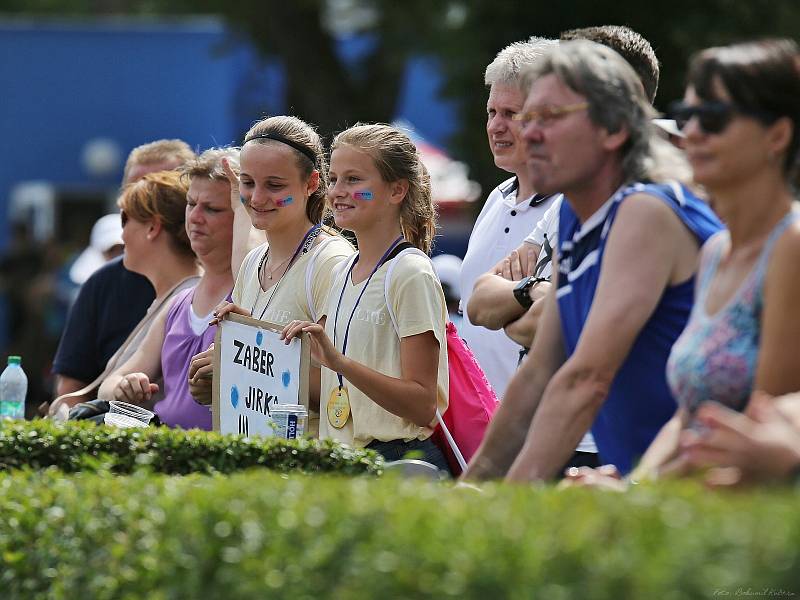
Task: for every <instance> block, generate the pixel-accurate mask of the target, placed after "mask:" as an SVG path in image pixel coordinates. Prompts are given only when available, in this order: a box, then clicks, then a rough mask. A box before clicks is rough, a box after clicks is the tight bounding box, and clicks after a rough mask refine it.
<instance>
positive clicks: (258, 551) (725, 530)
mask: <svg viewBox="0 0 800 600" xmlns="http://www.w3.org/2000/svg"><path fill="white" fill-rule="evenodd" d="M0 497H2V498H3V502H2V518H0V561H2V565H3V568H2V569H0V589H2V596H3V598H4V600H16V599H18V598H19V599H22V598H25V599H27V598H45V597H46V598H50V599H53V600H57V599H62V598H63V599H70V600H72V599H74V598H94V599H99V600H100V599H112V598H113V599H128V598H131V599H132V598H150V599H153V600H165V599H168V598H169V599H183V598H225V599H226V600H236V599H239V598H241V599H248V600H250V599H252V598H276V599H277V598H291V599H292V600H301V599H306V598H308V599H312V598H336V599H364V598H419V599H424V598H437V599H441V598H461V599H465V600H468V599H473V598H474V599H476V600H485V599H486V598H519V599H522V598H548V599H551V600H552V599H556V600H561V599H572V598H575V599H583V598H592V599H609V600H619V599H623V598H659V599H667V600H670V599H672V600H678V599H683V598H715V597H718V596H730V597H734V596H736V597H739V596H743V595H747V596H759V597H761V596H779V597H784V596H785V597H788V596H795V595H796V594H797V593H799V592H800V550H798V546H797V540H798V539H800V513H798V511H797V501H798V494H797V492H792V491H788V490H786V491H784V490H760V491H754V492H748V493H737V494H731V493H729V494H724V493H714V494H712V493H708V492H707V491H705V490H703V489H702V488H700V487H698V486H694V485H691V484H684V485H680V486H678V485H672V486H659V487H648V486H644V485H642V486H638V487H637V488H635V489H633V490H631V491H630V492H629V493H627V494H625V495H619V494H615V493H610V492H600V491H590V490H567V491H564V492H560V491H557V490H555V489H552V488H531V487H523V486H485V487H484V492H483V493H477V492H475V491H473V490H470V489H453V488H451V487H449V486H447V485H446V484H437V483H426V482H421V481H420V480H399V479H394V478H388V477H387V478H382V479H370V478H363V477H362V478H349V479H348V478H333V477H320V476H305V477H304V476H296V475H295V476H279V475H276V474H272V473H267V472H263V471H261V472H254V471H251V472H248V473H244V474H241V473H240V474H236V475H232V476H229V477H219V476H216V477H204V476H199V475H191V476H188V477H166V476H163V475H151V474H147V473H143V472H139V473H137V474H135V475H133V476H131V477H113V476H109V475H107V474H102V473H100V474H88V473H81V474H77V475H69V476H64V475H63V474H62V473H60V472H58V471H55V470H49V471H46V472H39V473H31V472H28V473H19V472H18V473H15V474H13V475H10V474H0ZM748 592H749V593H748Z"/></svg>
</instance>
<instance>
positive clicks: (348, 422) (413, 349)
mask: <svg viewBox="0 0 800 600" xmlns="http://www.w3.org/2000/svg"><path fill="white" fill-rule="evenodd" d="M328 202H329V204H330V205H331V206H332V208H333V212H334V219H335V221H336V224H337V225H338V226H339V227H341V228H343V229H348V230H350V231H352V232H354V233H355V235H356V238H357V240H358V247H359V253H358V254H357V255H355V256H354V257H352V258H351V259H350V260H348V261H347V262H346V263H344V265H342V267H340V268H339V269H338V270H337V273H336V275H335V276H334V280H333V285H332V287H331V291H330V294H329V295H328V301H327V306H326V310H325V314H326V315H327V320H326V322H325V323H324V325H323V324H316V323H311V322H308V321H303V320H298V321H293V322H292V323H290V324H289V325H288V326H287V327H286V328H285V329H284V331H283V334H282V335H283V336H284V338H285V339H286V340H287V343H288V340H291V339H292V338H293V337H295V336H297V335H299V334H300V333H301V332H306V333H308V334H309V335H310V338H311V341H312V343H311V355H312V358H313V359H314V360H316V361H318V362H320V363H321V364H322V365H323V366H324V367H325V368H324V369H323V370H322V385H321V390H320V405H321V410H320V412H321V419H320V437H329V438H334V439H337V440H339V441H342V442H345V443H348V444H352V445H355V446H359V447H368V448H371V449H374V450H376V451H378V452H379V453H381V454H383V456H384V457H385V458H386V459H387V460H397V459H399V458H402V457H403V456H404V455H405V454H406V453H408V452H411V451H418V452H421V453H422V456H423V457H424V460H426V461H428V462H430V463H433V464H434V465H436V466H437V467H439V468H440V469H443V470H445V471H449V469H448V467H447V462H446V461H445V458H444V456H443V455H442V453H441V451H440V450H439V448H437V447H436V445H434V443H433V442H432V441H431V439H430V436H431V435H432V433H433V429H432V423H433V422H434V421H435V414H436V409H437V408H438V409H439V410H440V411H441V412H444V410H445V408H446V407H447V391H448V374H447V347H446V341H445V324H446V319H447V316H446V315H447V312H446V306H445V299H444V293H443V292H442V287H441V285H440V284H439V281H438V280H437V278H436V275H435V274H434V271H433V267H432V265H431V262H430V260H429V259H428V258H427V257H426V256H421V255H420V253H419V252H416V253H415V252H411V251H409V252H402V254H400V253H401V251H402V250H403V249H404V248H407V247H409V246H413V247H415V248H418V249H419V250H422V251H423V252H424V253H428V252H430V248H431V243H432V241H433V235H434V232H435V211H434V207H433V202H432V199H431V187H430V178H429V176H428V173H427V170H426V169H425V167H424V165H423V164H422V162H421V160H420V157H419V153H418V152H417V149H416V147H415V146H414V144H413V143H412V142H411V140H410V139H409V138H408V136H406V135H405V134H404V133H402V132H400V131H399V130H397V129H395V128H393V127H389V126H388V125H356V126H355V127H351V128H350V129H348V130H346V131H343V132H342V133H340V134H339V135H337V136H336V138H335V140H334V142H333V146H332V154H331V169H330V187H329V189H328ZM405 242H408V243H405ZM387 277H389V280H388V282H387ZM395 323H396V324H395Z"/></svg>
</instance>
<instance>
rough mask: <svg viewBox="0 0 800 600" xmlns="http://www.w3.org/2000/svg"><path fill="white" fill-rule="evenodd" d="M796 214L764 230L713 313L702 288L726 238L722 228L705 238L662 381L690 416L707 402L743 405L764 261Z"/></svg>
mask: <svg viewBox="0 0 800 600" xmlns="http://www.w3.org/2000/svg"><path fill="white" fill-rule="evenodd" d="M798 216H800V215H798V214H797V213H794V212H790V213H789V214H787V215H786V216H785V217H784V218H783V219H781V221H780V222H779V223H778V224H777V225H776V226H775V228H774V229H773V230H772V232H770V235H769V237H768V238H767V241H766V243H765V244H764V248H763V249H762V251H761V255H760V256H759V257H758V260H757V261H756V264H755V266H754V267H753V270H752V271H751V272H750V273H749V274H748V275H747V276H746V277H745V279H744V281H743V282H742V284H741V285H740V286H739V289H738V290H736V292H735V293H734V295H733V296H732V297H731V298H730V299H729V300H728V301H727V302H726V303H725V305H724V306H723V307H722V308H721V309H720V310H718V311H717V312H716V313H715V314H713V315H709V314H708V313H707V312H706V298H707V296H708V288H709V285H710V283H711V281H712V279H713V278H714V275H715V274H716V271H717V267H718V266H719V261H720V258H721V256H722V254H723V252H724V251H725V249H727V248H728V247H729V245H730V236H729V233H728V231H727V230H726V231H721V232H720V233H718V234H716V235H715V236H714V237H712V238H711V239H710V240H708V242H707V244H706V248H705V249H704V252H703V257H702V260H701V264H700V270H699V273H698V278H697V290H696V292H695V304H694V306H693V307H692V313H691V315H690V316H689V322H688V323H687V324H686V328H685V329H684V330H683V333H681V335H680V337H679V338H678V339H677V341H676V342H675V344H674V345H673V346H672V352H671V353H670V356H669V360H668V361H667V382H668V383H669V386H670V389H671V390H672V394H673V396H674V397H675V399H676V400H677V401H678V403H679V404H680V406H682V407H685V408H687V409H688V411H689V413H690V414H692V413H694V411H695V410H696V409H697V408H698V406H699V405H700V404H701V403H702V402H705V401H707V400H713V401H716V402H719V403H721V404H724V405H726V406H728V407H730V408H732V409H735V410H739V411H741V410H744V408H745V406H746V405H747V401H748V399H749V398H750V394H751V392H752V390H753V381H754V379H755V373H756V365H757V362H758V347H759V342H760V337H761V335H760V334H761V310H762V307H763V301H764V297H763V296H764V277H765V275H766V272H767V266H768V264H769V257H770V254H771V253H772V248H773V246H774V245H775V242H776V241H777V239H778V238H779V237H780V235H781V233H783V231H784V230H785V229H786V227H788V226H789V225H790V224H791V223H792V222H793V221H794V220H795V219H797V218H798Z"/></svg>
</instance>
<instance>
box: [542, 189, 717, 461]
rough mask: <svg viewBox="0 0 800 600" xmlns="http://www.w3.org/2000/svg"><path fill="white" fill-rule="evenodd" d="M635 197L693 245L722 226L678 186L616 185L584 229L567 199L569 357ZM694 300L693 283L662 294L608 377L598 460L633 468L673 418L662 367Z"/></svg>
mask: <svg viewBox="0 0 800 600" xmlns="http://www.w3.org/2000/svg"><path fill="white" fill-rule="evenodd" d="M637 193H645V194H648V195H650V196H653V197H655V198H658V199H660V200H662V201H663V202H664V203H665V204H667V206H669V207H670V208H671V209H672V210H673V211H674V212H675V214H676V215H677V216H678V218H679V219H680V220H681V221H682V222H683V224H684V225H685V226H686V227H687V228H688V229H689V231H691V232H692V233H693V234H694V235H695V236H696V237H697V241H698V244H699V245H702V244H703V243H704V242H705V241H706V240H707V239H708V238H709V237H710V236H711V235H713V234H714V233H716V232H717V231H719V230H720V229H721V228H722V224H721V223H720V222H719V220H718V219H717V217H716V216H715V215H714V213H713V212H712V211H711V209H710V208H709V207H708V205H707V204H706V203H705V202H703V201H702V200H700V199H699V198H697V197H696V196H694V195H693V194H692V193H691V192H690V191H689V190H688V189H687V188H686V187H684V186H682V185H680V184H678V183H665V184H643V183H635V184H632V185H628V186H625V187H622V188H620V189H619V190H618V191H617V192H616V193H615V194H614V195H613V196H612V197H611V198H609V199H608V201H606V203H605V204H604V205H603V206H602V207H601V208H600V209H598V210H597V212H595V213H594V214H593V215H592V216H591V217H589V218H588V219H587V220H586V222H584V223H581V222H580V221H579V220H578V217H577V215H576V214H575V212H574V211H573V210H572V207H571V206H570V204H569V199H568V198H566V200H567V201H566V202H562V203H561V212H560V213H559V231H558V250H559V251H558V259H559V275H558V290H557V291H556V298H557V299H558V309H559V316H560V319H561V329H562V333H563V337H564V344H565V348H566V351H567V356H571V355H572V354H573V353H574V352H575V348H576V347H577V345H578V340H579V339H580V336H581V332H582V331H583V326H584V324H585V323H586V319H587V316H588V314H589V310H590V309H591V307H592V302H593V301H594V293H595V289H596V288H597V282H598V280H599V278H600V272H601V269H602V264H603V254H604V252H605V248H606V242H607V240H608V235H609V233H610V231H611V229H612V227H613V225H614V219H615V218H616V216H617V211H618V210H619V207H620V204H621V203H622V201H623V200H624V199H625V198H627V197H628V196H630V195H631V194H637ZM620 293H625V292H624V290H620ZM693 298H694V277H691V278H690V279H688V280H687V281H685V282H683V283H680V284H678V285H675V286H670V287H667V288H666V289H665V290H664V292H663V293H662V296H661V298H660V300H659V302H658V304H657V306H656V308H655V310H654V312H653V314H652V315H651V316H650V318H649V319H648V321H647V322H646V323H645V324H644V327H643V328H642V330H641V331H640V332H639V335H638V337H637V338H636V340H635V342H634V344H633V346H632V347H631V350H630V353H629V354H628V356H627V358H626V359H625V361H624V362H623V363H622V366H621V367H620V369H619V371H618V372H617V374H616V376H615V377H614V380H613V382H612V384H611V388H610V391H609V394H608V397H607V398H606V400H605V402H604V403H603V406H602V408H601V409H600V412H599V413H598V415H597V418H596V419H595V422H594V425H593V426H592V434H593V435H594V438H595V441H596V443H597V449H598V452H599V454H600V456H601V458H602V460H603V462H605V463H611V464H614V465H616V466H617V468H618V469H619V470H620V472H621V473H627V472H628V471H630V470H631V469H632V468H633V466H634V463H635V462H636V461H637V460H638V459H639V458H640V457H641V456H642V454H643V453H644V451H645V450H646V449H647V447H648V446H649V445H650V443H651V442H652V441H653V438H654V437H655V435H656V434H657V433H658V431H659V430H660V429H661V427H662V426H663V425H664V423H666V422H667V421H668V420H669V419H670V418H671V417H672V415H673V414H674V413H675V410H676V408H677V405H676V403H675V400H674V399H673V397H672V394H671V393H670V389H669V386H668V385H667V380H666V364H667V358H668V357H669V353H670V349H671V348H672V344H673V343H674V342H675V340H676V339H678V336H679V335H680V334H681V332H682V331H683V328H684V326H685V325H686V321H687V320H688V318H689V314H690V312H691V309H692V303H693Z"/></svg>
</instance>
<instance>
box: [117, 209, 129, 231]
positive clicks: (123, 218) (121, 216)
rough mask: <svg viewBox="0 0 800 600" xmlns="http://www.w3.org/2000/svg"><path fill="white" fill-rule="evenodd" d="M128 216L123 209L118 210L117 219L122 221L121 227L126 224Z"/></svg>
mask: <svg viewBox="0 0 800 600" xmlns="http://www.w3.org/2000/svg"><path fill="white" fill-rule="evenodd" d="M129 218H130V217H128V213H126V212H125V211H124V210H121V211H119V220H120V221H121V222H122V227H125V225H127V224H128V219H129Z"/></svg>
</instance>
